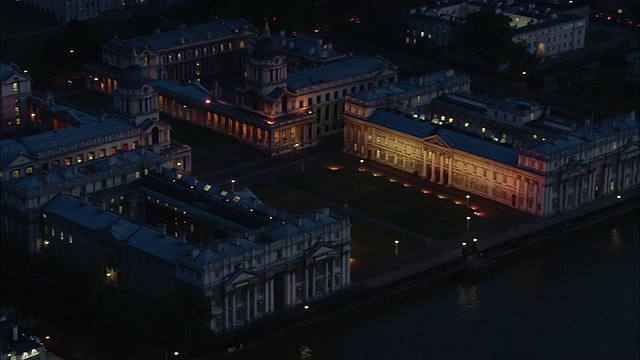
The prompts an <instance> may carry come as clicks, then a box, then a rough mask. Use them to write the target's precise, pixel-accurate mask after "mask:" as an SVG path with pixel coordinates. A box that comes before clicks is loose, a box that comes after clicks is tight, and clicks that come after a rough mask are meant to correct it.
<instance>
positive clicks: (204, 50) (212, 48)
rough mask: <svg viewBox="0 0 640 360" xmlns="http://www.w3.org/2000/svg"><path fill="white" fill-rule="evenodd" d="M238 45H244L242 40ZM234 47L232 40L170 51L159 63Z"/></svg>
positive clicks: (215, 52) (230, 49)
mask: <svg viewBox="0 0 640 360" xmlns="http://www.w3.org/2000/svg"><path fill="white" fill-rule="evenodd" d="M238 47H239V48H244V47H245V42H244V40H240V41H239V42H238ZM234 48H235V45H234V43H233V42H232V41H229V42H227V43H224V44H214V45H211V46H210V47H209V46H205V47H203V48H197V49H194V50H187V51H180V52H178V53H170V54H169V55H161V56H160V64H167V63H172V62H177V61H183V60H190V59H193V58H199V57H202V56H207V55H210V54H211V55H213V54H217V53H221V52H225V51H232V50H234ZM145 56H148V55H145Z"/></svg>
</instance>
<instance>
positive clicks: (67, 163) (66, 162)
mask: <svg viewBox="0 0 640 360" xmlns="http://www.w3.org/2000/svg"><path fill="white" fill-rule="evenodd" d="M64 165H65V166H69V165H71V158H70V157H67V158H64Z"/></svg>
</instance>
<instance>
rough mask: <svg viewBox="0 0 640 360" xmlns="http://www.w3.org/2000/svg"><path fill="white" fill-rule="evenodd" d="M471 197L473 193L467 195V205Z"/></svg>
mask: <svg viewBox="0 0 640 360" xmlns="http://www.w3.org/2000/svg"><path fill="white" fill-rule="evenodd" d="M470 197H471V195H467V196H466V198H467V207H469V198H470Z"/></svg>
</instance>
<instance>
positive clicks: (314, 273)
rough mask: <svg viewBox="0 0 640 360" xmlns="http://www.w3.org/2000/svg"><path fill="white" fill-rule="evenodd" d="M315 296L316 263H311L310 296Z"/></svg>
mask: <svg viewBox="0 0 640 360" xmlns="http://www.w3.org/2000/svg"><path fill="white" fill-rule="evenodd" d="M315 297H316V263H315V262H314V263H312V264H311V298H315Z"/></svg>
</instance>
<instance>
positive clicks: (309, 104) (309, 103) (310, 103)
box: [307, 98, 313, 106]
mask: <svg viewBox="0 0 640 360" xmlns="http://www.w3.org/2000/svg"><path fill="white" fill-rule="evenodd" d="M312 104H313V99H312V98H309V99H308V100H307V105H308V106H311V105H312Z"/></svg>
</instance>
